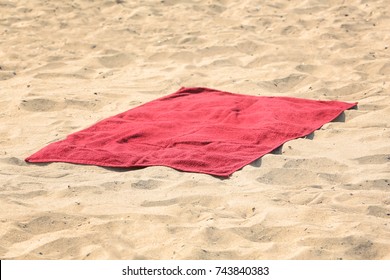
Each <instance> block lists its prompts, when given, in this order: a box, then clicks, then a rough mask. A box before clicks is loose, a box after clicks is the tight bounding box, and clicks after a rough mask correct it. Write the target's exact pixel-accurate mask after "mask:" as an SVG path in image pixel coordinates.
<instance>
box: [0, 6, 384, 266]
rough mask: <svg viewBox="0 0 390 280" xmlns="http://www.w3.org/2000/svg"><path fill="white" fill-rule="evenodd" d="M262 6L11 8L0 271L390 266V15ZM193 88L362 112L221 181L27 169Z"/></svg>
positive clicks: (0, 19) (157, 171)
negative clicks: (332, 103) (130, 262)
mask: <svg viewBox="0 0 390 280" xmlns="http://www.w3.org/2000/svg"><path fill="white" fill-rule="evenodd" d="M16 2H17V3H16ZM265 2H266V1H249V0H244V1H227V0H219V1H214V0H209V1H205V0H198V1H195V0H194V1H191V0H186V1H173V0H163V1H140V0H139V1H135V0H134V1H130V0H123V1H119V0H117V1H113V0H110V1H108V0H104V1H103V0H102V1H93V0H77V1H76V0H75V1H57V0H55V1H43V0H42V1H38V0H36V1H27V0H24V1H0V34H1V37H0V67H1V69H0V107H1V111H0V118H1V122H0V147H1V149H0V258H1V259H332V260H333V259H390V141H389V140H390V127H389V124H390V88H389V85H390V49H389V48H390V10H389V5H388V1H386V0H380V1H364V0H361V1H341V0H340V1H336V0H335V1H315V0H306V1H281V0H279V1H272V2H269V4H266V3H265ZM182 86H185V87H192V86H201V87H210V88H216V89H219V90H225V91H230V92H236V93H242V94H252V95H262V96H269V95H271V96H294V97H301V98H310V99H322V100H340V101H347V102H359V104H358V108H357V109H355V110H348V111H346V112H345V114H344V115H342V116H341V117H340V118H338V119H337V120H336V121H333V122H331V123H329V124H326V125H324V126H323V127H322V128H321V129H319V130H317V131H315V133H313V134H312V135H310V137H307V138H301V139H296V140H293V141H289V142H287V143H285V144H284V145H283V146H282V147H281V148H279V149H277V150H276V151H274V152H273V153H271V154H268V155H265V156H264V157H262V158H261V159H259V160H257V161H255V162H253V163H252V164H250V165H248V166H246V167H244V168H243V169H242V170H239V171H237V172H235V173H234V174H233V175H232V176H231V177H230V178H229V179H226V180H222V179H219V178H216V177H213V176H210V175H205V174H195V173H187V172H179V171H177V170H174V169H171V168H168V167H160V166H157V167H148V168H142V169H136V170H131V171H128V170H125V169H110V168H102V167H97V166H86V165H75V164H67V163H52V164H27V163H25V161H24V159H25V158H26V157H27V156H29V155H31V154H32V153H34V152H36V151H37V150H39V149H40V148H42V147H44V146H45V145H47V144H48V143H50V142H53V141H56V140H60V139H63V138H64V137H65V136H66V135H68V134H70V133H72V132H75V131H78V130H80V129H83V128H86V127H88V126H90V125H92V124H94V123H96V122H97V121H99V120H102V119H104V118H106V117H109V116H112V115H115V114H118V113H120V112H123V111H126V110H128V109H131V108H133V107H135V106H137V105H140V104H143V103H145V102H148V101H150V100H153V99H156V98H159V97H162V96H164V95H167V94H169V93H172V92H175V91H176V90H178V89H179V88H180V87H182Z"/></svg>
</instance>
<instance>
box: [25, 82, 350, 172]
mask: <svg viewBox="0 0 390 280" xmlns="http://www.w3.org/2000/svg"><path fill="white" fill-rule="evenodd" d="M356 104H357V103H346V102H339V101H315V100H308V99H301V98H291V97H265V96H250V95H242V94H234V93H229V92H223V91H219V90H215V89H209V88H181V89H180V90H179V91H177V92H175V93H173V94H170V95H168V96H165V97H162V98H159V99H156V100H154V101H151V102H148V103H146V104H143V105H141V106H138V107H136V108H133V109H131V110H129V111H126V112H124V113H121V114H119V115H116V116H113V117H110V118H107V119H105V120H103V121H100V122H98V123H96V124H95V125H93V126H91V127H89V128H87V129H84V130H81V131H78V132H76V133H73V134H70V135H69V136H68V137H66V139H64V140H61V141H58V142H55V143H51V144H49V145H48V146H46V147H45V148H43V149H42V150H40V151H38V152H37V153H35V154H33V155H32V156H30V157H28V158H27V159H26V161H27V162H57V161H60V162H70V163H79V164H93V165H99V166H110V167H143V166H152V165H163V166H169V167H172V168H175V169H179V170H183V171H190V172H200V173H208V174H212V175H217V176H229V175H231V174H232V173H233V172H234V171H236V170H238V169H240V168H242V167H243V166H245V165H247V164H249V163H250V162H252V161H254V160H256V159H258V158H260V157H261V156H263V155H264V154H266V153H269V152H271V151H272V150H274V149H275V148H277V147H279V146H280V145H282V144H283V143H285V142H286V141H289V140H291V139H295V138H298V137H303V136H306V135H308V134H310V133H311V132H313V131H314V130H316V129H318V128H320V127H321V126H322V125H323V124H325V123H327V122H329V121H331V120H333V119H334V118H336V117H337V116H338V115H339V114H341V113H342V112H343V111H344V110H347V109H349V108H351V107H353V106H355V105H356Z"/></svg>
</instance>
